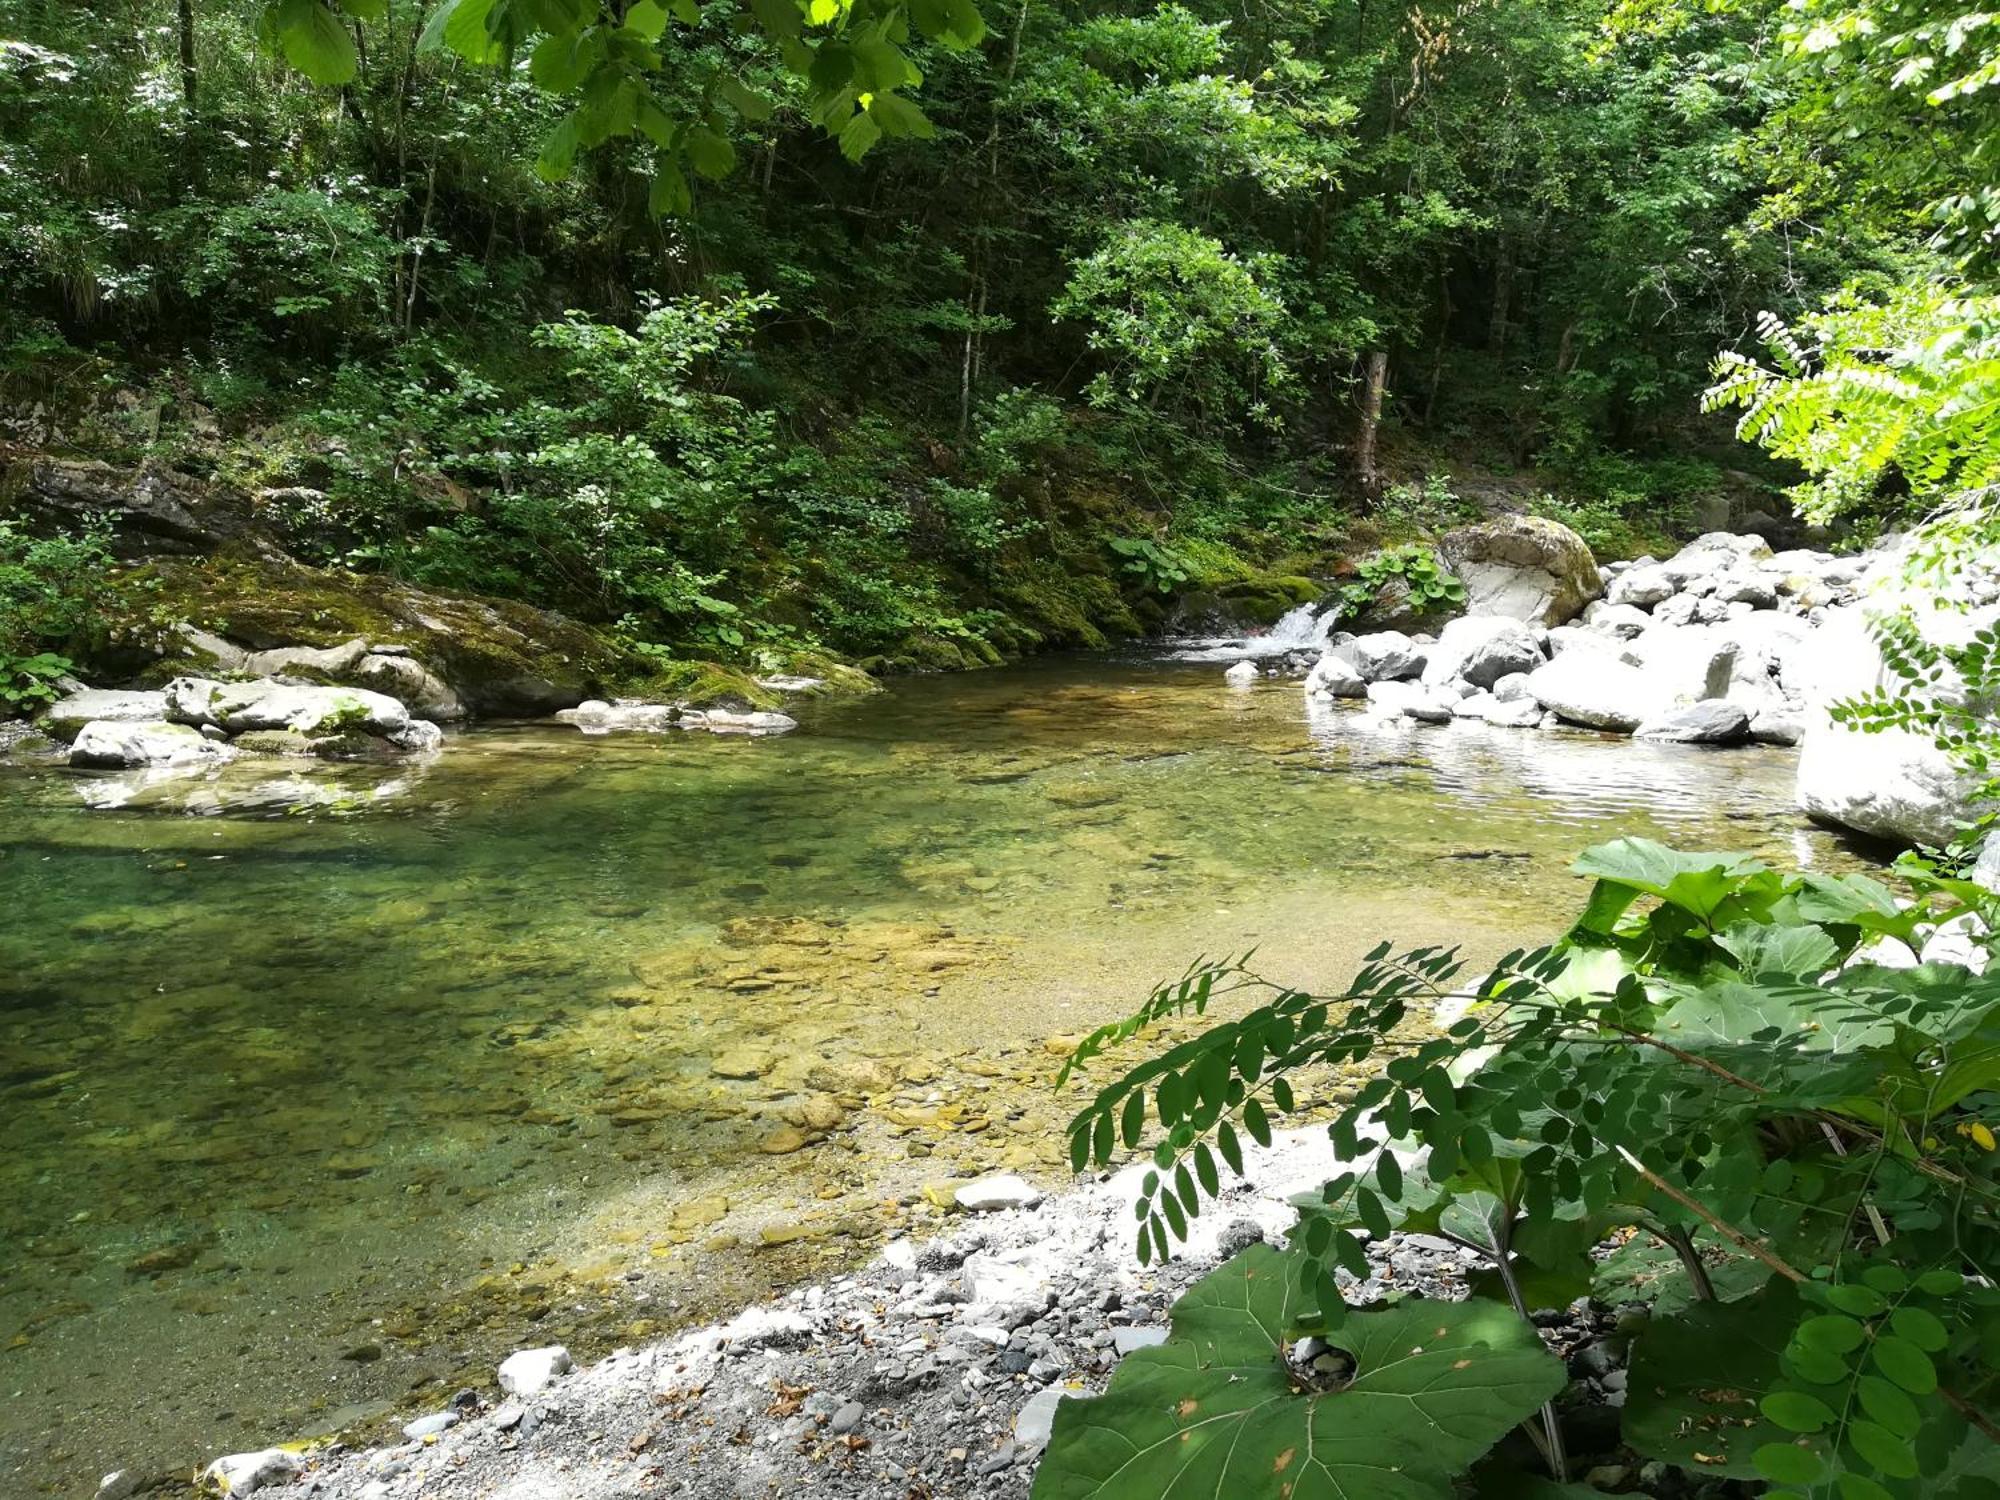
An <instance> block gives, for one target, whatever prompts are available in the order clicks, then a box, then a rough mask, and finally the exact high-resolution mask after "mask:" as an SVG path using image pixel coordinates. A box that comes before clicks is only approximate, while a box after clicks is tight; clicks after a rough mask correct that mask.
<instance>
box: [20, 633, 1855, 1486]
mask: <svg viewBox="0 0 2000 1500" xmlns="http://www.w3.org/2000/svg"><path fill="white" fill-rule="evenodd" d="M802 717H803V718H804V719H805V727H804V728H803V729H802V730H801V731H800V732H798V733H796V734H794V735H791V736H788V737H785V738H783V739H779V740H765V741H755V740H732V739H722V738H716V737H708V736H677V737H665V738H655V737H642V736H632V737H611V738H601V739H588V740H586V739H584V738H582V737H581V736H579V735H577V734H576V733H575V732H574V731H571V730H567V729H554V728H541V727H533V728H521V729H505V728H497V729H490V730H480V731H477V732H474V733H471V734H468V735H465V736H462V737H459V738H455V739H454V740H452V741H451V743H450V744H449V746H448V748H447V750H446V752H445V753H444V754H443V755H442V756H441V757H439V758H438V759H437V760H436V761H435V762H433V763H432V764H431V765H430V766H429V767H427V768H425V769H423V770H422V771H420V772H416V773H401V774H400V775H399V776H398V777H394V778H392V777H391V775H390V773H387V772H383V771H373V770H357V771H348V772H344V773H342V785H343V787H344V789H345V790H346V792H347V793H348V794H349V795H348V797H347V800H346V801H345V802H344V803H343V804H342V806H341V809H337V810H335V811H325V810H322V811H320V812H318V813H315V814H311V815H306V816H297V815H294V816H281V817H268V818H239V817H202V816H184V815H178V814H172V813H167V812H162V811H158V810H153V811H148V810H145V809H144V808H142V807H139V806H137V805H128V806H124V807H109V808H99V809H92V808H89V807H87V806H86V805H85V802H86V798H95V799H96V800H99V801H104V800H107V799H106V797H105V788H104V785H103V784H102V783H101V782H92V781H90V780H89V779H87V778H83V777H80V776H74V775H71V774H69V773H66V772H53V771H50V772H36V773H29V772H6V773H0V895H4V902H5V904H4V913H5V915H4V917H0V996H3V997H4V998H3V999H0V1111H4V1114H0V1118H4V1120H5V1121H6V1148H7V1149H6V1150H5V1151H4V1152H3V1153H0V1195H4V1200H5V1202H6V1203H7V1205H8V1208H7V1214H6V1216H5V1220H4V1227H0V1251H4V1263H5V1265H6V1266H7V1268H8V1269H7V1273H6V1277H5V1280H4V1283H0V1372H4V1376H5V1385H4V1389H5V1391H6V1392H7V1395H8V1398H9V1399H8V1400H7V1401H6V1402H5V1403H4V1404H0V1492H5V1493H7V1494H10V1495H12V1494H16V1493H18V1494H23V1495H32V1494H44V1493H46V1494H65V1495H66V1494H74V1493H78V1492H81V1493H86V1494H87V1493H89V1489H90V1486H91V1485H92V1484H93V1483H94V1482H95V1477H96V1476H97V1475H98V1474H99V1473H101V1472H103V1471H104V1470H106V1469H108V1468H111V1467H115V1466H117V1465H120V1464H136V1465H138V1466H140V1467H141V1468H144V1469H148V1470H159V1471H167V1470H173V1469H185V1468H187V1467H190V1466H192V1465H193V1464H194V1463H195V1462H196V1461H197V1460H199V1459H201V1458H202V1457H204V1456H209V1455H212V1454H214V1453H216V1452H221V1451H230V1450H233V1449H236V1448H241V1447H244V1446H249V1445H261V1444H263V1443H265V1442H268V1441H274V1440H278V1439H282V1438H286V1437H292V1436H298V1435H302V1434H305V1433H308V1432H312V1431H324V1430H330V1429H335V1428H341V1427H346V1426H350V1425H353V1424H356V1423H365V1422H366V1421H368V1420H370V1419H371V1418H377V1417H379V1416H380V1415H381V1414H382V1413H384V1412H386V1411H390V1410H394V1411H399V1412H410V1411H415V1410H418V1409H422V1408H425V1407H426V1403H428V1404H429V1405H430V1406H433V1407H434V1406H435V1405H437V1404H440V1403H441V1402H442V1400H443V1399H444V1397H446V1396H448V1394H449V1393H450V1391H451V1390H452V1389H453V1388H455V1387H456V1386H457V1385H459V1384H465V1383H473V1382H478V1383H481V1384H489V1383H490V1380H491V1369H492V1364H493V1362H494V1359H495V1357H496V1356H497V1355H498V1354H501V1353H504V1352H505V1351H506V1350H507V1349H508V1348H510V1347H514V1346H516V1345H518V1344H521V1343H524V1342H538V1343H539V1342H548V1341H550V1340H551V1339H557V1338H560V1339H564V1340H567V1341H569V1342H571V1343H572V1345H573V1347H576V1348H577V1350H578V1352H579V1354H582V1353H584V1352H586V1350H588V1349H592V1348H599V1347H605V1346H608V1344H609V1343H611V1342H614V1341H619V1340H622V1339H628V1338H633V1337H643V1336H645V1335H646V1334H648V1333H651V1332H653V1331H656V1330H657V1329H660V1328H664V1327H667V1326H671V1325H672V1324H673V1323H674V1322H676V1321H682V1320H685V1319H686V1318H689V1317H693V1316H697V1315H700V1314H704V1313H709V1312H714V1311H717V1310H720V1309H722V1308H725V1307H726V1306H728V1305H730V1304H731V1303H733V1302H735V1301H738V1300H741V1299H743V1298H746V1297H752V1296H755V1295H758V1294H759V1293H760V1292H761V1291H763V1290H766V1289H768V1288H769V1287H771V1286H773V1285H777V1284H781V1283H782V1282H784V1281H785V1280H787V1279H791V1278H796V1277H798V1276H800V1275H804V1274H811V1273H816V1272H819V1271H822V1270H824V1269H827V1268H828V1267H831V1266H834V1265H837V1264H839V1263H840V1262H842V1261H843V1260H847V1259H851V1258H853V1257H855V1256H858V1255H861V1254H864V1253H866V1248H867V1246H868V1245H869V1243H870V1242H871V1241H872V1240H873V1239H874V1238H876V1237H878V1236H879V1235H880V1234H881V1233H882V1232H884V1231H887V1230H892V1229H896V1228H919V1229H920V1228H921V1227H922V1226H923V1225H924V1224H925V1223H926V1222H928V1218H927V1216H928V1215H930V1213H931V1210H930V1209H929V1208H928V1207H927V1206H926V1204H925V1203H924V1201H923V1199H922V1196H921V1192H920V1189H921V1188H922V1186H923V1185H924V1184H925V1183H927V1182H932V1181H935V1180H938V1179H945V1178H949V1177H950V1176H952V1175H953V1174H954V1173H965V1172H971V1171H975V1170H979V1169H983V1168H985V1167H988V1166H992V1165H996V1164H1004V1165H1009V1166H1012V1167H1016V1168H1019V1169H1023V1170H1028V1171H1031V1172H1035V1171H1040V1172H1044V1173H1046V1174H1049V1175H1051V1176H1053V1175H1054V1174H1055V1173H1056V1171H1057V1167H1058V1160H1059V1156H1060V1141H1059V1139H1058V1137H1057V1136H1056V1134H1055V1132H1056V1129H1057V1127H1058V1125H1059V1122H1060V1121H1061V1119H1062V1118H1064V1117H1065V1116H1066V1114H1067V1112H1068V1110H1069V1109H1070V1108H1072V1107H1073V1101H1072V1100H1070V1099H1064V1098H1056V1097H1054V1096H1052V1095H1051V1094H1050V1092H1049V1090H1048V1089H1047V1087H1046V1083H1047V1080H1048V1077H1049V1075H1050V1073H1051V1072H1052V1070H1053V1056H1052V1053H1051V1052H1050V1051H1049V1050H1048V1049H1047V1047H1045V1045H1044V1044H1045V1042H1047V1041H1048V1040H1049V1039H1051V1038H1056V1037H1061V1036H1065V1035H1074V1034H1075V1033H1077V1032H1079V1031H1081V1030H1083V1029H1086V1028H1087V1027H1088V1026H1091V1025H1094V1024H1096V1023H1098V1022H1100V1021H1102V1020H1105V1019H1108V1018H1110V1017H1112V1016H1114V1015H1117V1014H1122V1013H1123V1012H1124V1011H1125V1010H1127V1009H1129V1008H1130V1007H1131V1006H1132V1005H1133V1004H1134V1003H1135V1002H1136V1001H1137V1000H1139V999H1140V998H1142V997H1143V994H1144V992H1145V991H1146V989H1147V988H1148V987H1149V986H1150V985H1151V984H1152V983H1153V982H1155V981H1156V980H1158V979H1161V978H1165V977H1170V976H1171V975H1173V974H1176V973H1178V972H1179V970H1180V969H1181V968H1182V967H1183V966H1184V965H1185V964H1186V963H1187V961H1188V960H1190V959H1191V958H1193V957H1194V956H1195V955H1196V954H1198V953H1201V952H1219V951H1225V950H1229V951H1240V950H1241V949H1243V948H1246V947H1249V946H1252V945H1256V946H1257V947H1258V948H1259V950H1260V952H1261V954H1262V958H1261V960H1260V962H1261V963H1262V965H1263V966H1264V967H1265V968H1266V969H1267V970H1268V971H1269V972H1271V973H1273V974H1274V975H1280V976H1282V977H1283V978H1285V979H1287V980H1289V981H1292V982H1298V983H1317V984H1325V985H1333V984H1338V983H1341V982H1343V981H1344V979H1345V978H1346V976H1347V974H1348V973H1349V972H1350V971H1351V969H1352V967H1353V966H1354V963H1355V961H1356V960H1357V958H1358V956H1359V954H1360V953H1361V952H1362V951H1363V950H1365V949H1366V948H1367V947H1368V946H1370V945H1371V944H1372V943H1373V942H1374V941H1375V940H1376V939H1377V938H1378V937H1381V936H1386V935H1395V936H1398V937H1400V938H1403V939H1406V940H1407V941H1409V942H1412V943H1415V942H1440V941H1442V942H1463V943H1465V944H1466V945H1467V947H1468V949H1469V950H1471V951H1472V952H1473V953H1474V955H1475V956H1477V957H1492V956H1494V955H1496V954H1497V953H1498V952H1500V951H1501V950H1503V949H1504V948H1506V947H1510V946H1513V945H1514V944H1515V943H1517V942H1519V941H1522V940H1525V939H1530V938H1536V937H1540V936H1543V935H1546V934H1548V933H1550V932H1552V931H1553V930H1554V929H1555V928H1556V927H1557V926H1559V925H1560V924H1561V922H1562V921H1563V920H1564V919H1565V918H1566V916H1567V915H1568V914H1569V913H1570V912H1571V911H1572V910H1573V908H1574V905H1575V903H1576V901H1577V899H1578V897H1579V895H1580V890H1579V888H1578V884H1577V882H1576V881H1575V880H1574V879H1573V877H1571V876H1569V875H1568V874H1567V873H1566V871H1565V866H1566V865H1567V862H1568V860H1569V859H1570V858H1571V857H1573V855H1574V854H1575V852H1576V851H1577V850H1578V849H1579V848H1581V847H1582V846H1584V845H1585V844H1588V843H1590V842H1593V841H1595V840H1598V839H1602V838H1606V837H1611V836H1615V835H1616V834H1619V833H1626V832H1640V833H1648V834H1651V835H1653V836H1656V837H1661V838H1665V839H1668V840H1670V841H1674V842H1678V843H1681V844H1683V845H1685V846H1707V847H1730V848H1743V849H1750V850H1754V851H1757V852H1760V853H1763V854H1765V855H1766V856H1768V857H1772V858H1774V859H1781V860H1786V861H1800V860H1804V861H1808V862H1815V861H1816V862H1822V863H1824V862H1828V861H1833V862H1838V861H1841V860H1842V859H1843V858H1845V856H1844V855H1843V854H1842V853H1841V851H1840V850H1839V849H1838V848H1837V846H1835V845H1834V843H1833V842H1832V841H1831V840H1830V839H1829V838H1828V837H1827V836H1825V835H1823V834H1820V833H1817V832H1812V831H1808V830H1807V829H1806V828H1805V826H1804V825H1803V824H1802V823H1801V822H1800V821H1799V820H1798V819H1797V817H1796V816H1795V815H1794V814H1793V813H1792V811H1791V808H1790V789H1791V771H1792V760H1791V756H1790V755H1789V754H1787V753H1784V752H1776V751H1761V750H1747V751H1731V752H1726V753H1716V752H1708V751H1703V750H1700V749H1696V748H1690V747H1670V746H1660V747H1648V746H1642V745H1637V744H1634V743H1631V742H1629V741H1607V740H1600V739H1597V738H1595V737H1591V736H1583V735H1575V736H1571V735H1554V736H1551V735H1538V734H1531V733H1528V734H1524V733H1519V732H1514V731H1504V730H1487V729H1485V728H1484V726H1478V725H1457V726H1452V727H1450V728H1446V729H1438V730H1433V729H1426V728H1411V729H1408V730H1402V731H1383V730H1379V729H1375V728H1372V727H1369V726H1367V725H1366V724H1364V722H1363V720H1362V719H1361V717H1360V716H1359V715H1358V714H1356V713H1355V712H1354V711H1352V710H1349V709H1334V710H1328V711H1324V712H1316V713H1313V714H1311V715H1309V714H1308V712H1307V710H1306V707H1305V705H1304V703H1303V702H1302V695H1301V694H1300V692H1299V689H1298V686H1297V684H1296V683H1265V684H1261V685H1259V686H1257V687H1255V688H1253V689H1251V690H1248V691H1234V692H1232V691H1230V690H1228V689H1226V688H1225V687H1224V686H1223V685H1222V683H1221V682H1220V681H1219V672H1218V670H1217V669H1216V668H1214V667H1212V666H1207V667H1190V666H1184V665H1170V664H1160V663H1149V662H1138V661H1126V662H1117V661H1103V660H1098V661H1087V662H1069V663H1052V664H1046V665H1041V666H1036V667H1030V668H1021V669H1010V670H1007V671H997V672H988V673H979V674H972V675H967V676H960V677H951V678H931V679H920V680H912V681H906V682H901V683H898V684H896V685H895V686H894V687H893V688H892V690H891V691H890V692H889V693H887V694H884V695H882V696H880V697H877V698H874V699H871V700H868V701H866V702H862V703H858V704H847V705H836V706H825V707H809V708H807V709H806V710H805V711H804V712H803V713H802ZM392 781H396V782H397V783H398V784H396V785H395V786H394V787H393V788H392V790H393V795H384V796H380V797H377V796H375V795H374V794H375V793H376V792H378V791H380V790H382V789H383V788H384V787H385V786H386V785H388V784H389V783H391V782H392ZM113 800H115V799H113ZM141 800H142V801H143V800H144V799H141Z"/></svg>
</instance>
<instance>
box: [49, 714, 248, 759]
mask: <svg viewBox="0 0 2000 1500" xmlns="http://www.w3.org/2000/svg"><path fill="white" fill-rule="evenodd" d="M234 754H235V752H234V751H233V750H231V749H230V748H229V746H227V745H224V744H219V743H217V742H215V741H213V740H210V739H207V738H205V737H204V736H203V735H202V733H201V731H200V730H198V729H195V728H192V727H190V726H189V725H186V724H167V723H161V722H158V721H154V722H152V723H144V724H124V723H106V722H93V723H89V724H86V725H84V726H83V728H82V730H81V731H79V732H78V734H77V737H76V742H75V743H74V744H72V745H71V746H70V748H69V763H70V764H71V765H73V766H89V767H100V768H119V767H124V766H185V765H195V764H199V763H202V762H221V761H226V760H229V759H231V758H232V757H233V756H234Z"/></svg>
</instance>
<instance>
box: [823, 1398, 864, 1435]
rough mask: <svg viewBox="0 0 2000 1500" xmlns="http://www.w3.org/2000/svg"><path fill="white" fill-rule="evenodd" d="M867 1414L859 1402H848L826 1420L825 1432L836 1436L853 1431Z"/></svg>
mask: <svg viewBox="0 0 2000 1500" xmlns="http://www.w3.org/2000/svg"><path fill="white" fill-rule="evenodd" d="M867 1415H868V1413H867V1412H866V1411H865V1410H864V1409H863V1408H862V1405H861V1403H860V1402H859V1401H850V1402H848V1403H847V1404H846V1405H845V1406H843V1407H841V1408H840V1410H838V1411H836V1412H835V1413H834V1414H833V1415H832V1416H830V1417H828V1418H827V1419H826V1430H827V1431H828V1432H831V1433H834V1434H835V1435H836V1436H839V1435H844V1434H846V1433H850V1432H853V1431H855V1430H856V1429H857V1428H859V1427H860V1426H861V1423H862V1422H863V1420H864V1419H866V1417H867Z"/></svg>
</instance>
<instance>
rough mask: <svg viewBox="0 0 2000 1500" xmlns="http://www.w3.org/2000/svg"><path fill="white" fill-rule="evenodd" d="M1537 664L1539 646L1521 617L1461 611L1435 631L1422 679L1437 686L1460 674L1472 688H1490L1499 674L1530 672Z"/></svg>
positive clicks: (1539, 658)
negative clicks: (1454, 618)
mask: <svg viewBox="0 0 2000 1500" xmlns="http://www.w3.org/2000/svg"><path fill="white" fill-rule="evenodd" d="M1541 664H1542V648H1541V646H1540V645H1539V644H1538V643H1537V642H1536V640H1535V637H1534V633H1533V632H1532V631H1531V630H1529V628H1528V627H1527V626H1526V625H1524V624H1523V623H1522V622H1521V621H1519V620H1516V619H1513V618H1511V617H1509V616H1506V615H1465V616H1463V617H1461V618H1459V619H1456V620H1452V621H1450V622H1449V623H1448V624H1446V626H1445V627H1444V629H1443V630H1442V631H1440V632H1439V633H1438V640H1437V644H1436V645H1435V646H1433V647H1431V648H1430V660H1429V661H1428V662H1427V663H1426V664H1425V666H1424V674H1423V680H1424V681H1425V682H1426V683H1428V684H1430V685H1432V686H1437V685H1439V684H1443V683H1448V682H1451V681H1452V680H1453V679H1454V678H1464V679H1465V681H1467V682H1469V683H1471V684H1472V685H1473V686H1474V687H1476V688H1490V687H1492V686H1493V684H1494V683H1496V682H1498V681H1499V680H1500V679H1501V678H1502V677H1506V676H1509V675H1511V674H1513V673H1515V672H1532V671H1534V669H1535V668H1536V667H1539V666H1540V665H1541Z"/></svg>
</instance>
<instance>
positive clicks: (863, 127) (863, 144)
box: [840, 110, 882, 161]
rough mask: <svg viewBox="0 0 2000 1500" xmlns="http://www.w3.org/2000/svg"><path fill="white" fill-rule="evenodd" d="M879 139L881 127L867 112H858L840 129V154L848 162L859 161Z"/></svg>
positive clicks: (880, 137)
mask: <svg viewBox="0 0 2000 1500" xmlns="http://www.w3.org/2000/svg"><path fill="white" fill-rule="evenodd" d="M881 139H882V127H881V126H880V125H877V124H876V123H875V119H874V117H873V116H872V115H870V114H869V113H868V111H866V110H860V111H858V112H856V113H855V114H854V115H853V116H852V117H851V118H849V120H848V122H847V123H846V124H845V125H843V126H841V128H840V154H841V155H842V156H844V157H846V158H847V159H848V160H849V161H860V160H861V158H862V157H864V156H866V155H867V154H868V152H869V150H870V149H871V148H872V147H873V146H874V144H875V143H876V142H877V141H879V140H881Z"/></svg>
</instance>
